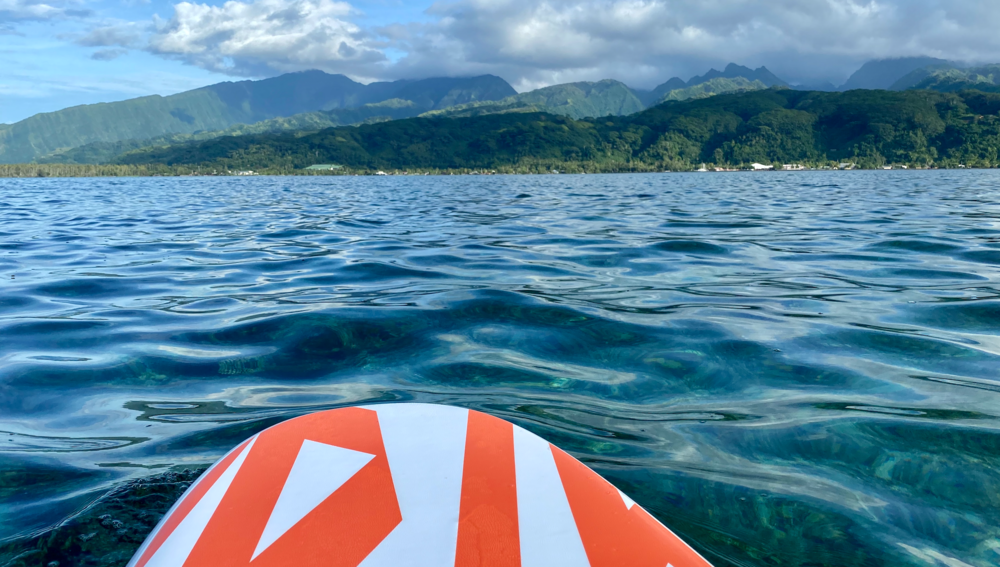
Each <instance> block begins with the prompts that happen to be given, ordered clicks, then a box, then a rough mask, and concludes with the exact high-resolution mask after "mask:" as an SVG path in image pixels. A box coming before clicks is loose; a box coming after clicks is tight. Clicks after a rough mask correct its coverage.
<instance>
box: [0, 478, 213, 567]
mask: <svg viewBox="0 0 1000 567" xmlns="http://www.w3.org/2000/svg"><path fill="white" fill-rule="evenodd" d="M204 470H205V469H204V468H196V469H184V470H176V471H170V472H165V473H161V474H158V475H154V476H149V477H146V478H141V479H137V480H134V481H131V482H128V483H125V484H122V485H120V486H118V487H116V488H114V489H112V490H111V491H110V492H108V493H107V494H106V495H105V496H104V497H102V498H101V499H100V500H98V501H97V502H95V503H94V505H93V506H91V507H89V508H87V509H86V510H84V511H82V512H81V513H80V514H78V515H77V516H75V517H73V518H71V519H69V520H67V521H66V522H64V523H62V524H61V525H59V526H58V527H55V528H53V529H51V530H49V531H47V532H44V533H42V534H40V535H37V536H34V537H30V538H25V539H19V540H14V541H10V542H6V543H3V544H0V565H3V566H4V567H29V566H31V567H34V566H37V565H46V566H49V567H59V566H64V565H65V566H69V565H72V566H77V567H121V566H123V565H125V564H127V563H128V561H129V559H131V558H132V555H133V554H134V553H135V551H136V550H137V549H139V546H140V545H142V542H143V540H145V539H146V536H147V535H148V534H149V533H150V532H151V531H153V528H154V527H156V524H157V522H159V521H160V518H162V517H163V515H164V514H165V513H166V512H167V510H169V509H170V507H171V506H172V505H173V504H174V502H175V501H176V500H177V499H178V498H179V497H180V495H181V494H183V493H184V491H185V490H187V488H188V487H189V486H191V483H193V482H194V481H195V479H197V478H198V476H199V475H200V474H201V473H202V472H203V471H204Z"/></svg>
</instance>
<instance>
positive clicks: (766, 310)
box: [0, 171, 1000, 567]
mask: <svg viewBox="0 0 1000 567" xmlns="http://www.w3.org/2000/svg"><path fill="white" fill-rule="evenodd" d="M998 187H1000V175H998V174H997V173H995V172H988V171H987V172H972V171H970V172H926V173H917V172H898V173H897V172H877V173H876V172H859V173H853V172H852V173H825V174H823V173H816V174H811V173H810V174H788V175H785V174H758V175H751V174H732V175H695V174H692V175H687V174H668V175H615V176H604V175H602V176H597V175H592V176H555V175H553V176H533V177H421V178H253V179H226V178H223V179H204V178H202V179H170V178H164V179H138V180H137V179H127V180H115V179H94V180H16V181H11V180H7V181H0V540H2V539H10V538H19V537H24V536H25V535H26V534H29V533H32V532H35V531H37V530H40V529H44V528H45V527H46V526H50V525H52V524H55V523H58V522H60V521H62V520H64V519H66V518H67V517H70V516H72V515H73V514H74V513H75V511H77V510H78V509H80V508H81V507H82V506H85V505H86V504H87V503H89V502H91V501H92V500H93V499H94V498H96V497H98V496H99V495H101V494H103V493H105V492H106V491H107V490H109V489H110V488H112V487H114V486H116V485H117V484H118V483H121V482H123V481H125V480H127V479H131V478H136V477H138V476H143V475H148V474H151V473H152V472H155V471H157V470H161V469H162V468H165V467H171V466H177V465H180V466H189V465H194V464H202V463H207V462H210V461H211V460H213V459H215V458H216V457H218V456H219V455H221V454H222V453H223V452H224V451H226V450H227V449H228V448H230V447H231V446H233V445H234V444H236V443H237V442H238V441H240V440H242V439H243V438H245V437H246V436H248V435H250V434H252V433H253V432H255V431H257V430H260V429H262V428H264V427H266V426H269V425H271V424H273V423H275V422H277V421H279V420H282V419H286V418H288V417H292V416H295V415H299V414H301V413H304V412H308V411H314V410H318V409H326V408H332V407H338V406H341V405H351V404H358V403H372V402H380V401H424V402H440V403H449V404H457V405H462V406H467V407H472V408H476V409H480V410H483V411H487V412H489V413H492V414H494V415H498V416H501V417H504V418H507V419H509V420H511V421H514V422H515V423H518V424H520V425H522V426H525V427H527V428H528V429H531V430H532V431H534V432H536V433H538V434H540V435H543V436H544V437H546V438H548V439H549V440H551V441H553V442H554V443H556V444H558V445H560V446H561V447H563V448H565V449H567V450H569V451H570V452H572V453H573V454H575V455H576V456H578V457H580V458H582V459H583V460H584V461H585V462H587V463H588V464H590V465H591V466H593V467H594V468H595V469H597V470H598V471H599V472H601V473H602V474H604V475H605V476H606V477H607V478H609V479H610V480H612V481H613V482H615V483H616V484H617V485H618V486H619V487H621V488H623V489H624V490H625V491H626V492H628V493H629V494H630V495H631V496H633V497H634V498H635V500H636V501H638V502H639V503H641V504H642V505H643V506H645V507H646V508H647V509H648V510H650V511H651V512H653V513H654V514H656V515H658V516H659V517H660V518H661V519H662V520H663V521H664V522H665V523H666V524H667V525H668V526H670V527H671V528H673V529H674V530H675V531H677V532H679V533H681V534H683V535H684V536H685V537H686V538H687V539H688V540H689V541H691V542H692V543H693V544H694V545H695V546H696V547H697V548H698V549H699V550H700V551H702V552H703V553H704V554H706V556H708V557H709V559H711V560H712V561H713V562H715V563H716V565H719V566H722V565H838V566H843V565H873V566H874V565H948V566H950V567H955V566H962V565H966V564H968V565H974V566H985V565H996V564H997V563H1000V372H998V371H1000V300H998V295H1000V294H998V289H1000V288H998V285H1000V205H998V204H997V201H998V197H1000V190H998Z"/></svg>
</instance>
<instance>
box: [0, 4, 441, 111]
mask: <svg viewBox="0 0 1000 567" xmlns="http://www.w3.org/2000/svg"><path fill="white" fill-rule="evenodd" d="M76 4H78V5H80V6H82V7H83V9H85V10H87V11H89V12H90V13H89V14H85V15H81V16H76V17H62V18H51V19H48V20H41V21H37V20H35V21H32V20H30V19H21V20H20V21H19V20H18V19H13V21H9V22H8V23H7V24H6V25H5V22H4V18H3V7H4V4H3V3H2V1H0V54H2V61H3V62H4V64H3V67H2V70H0V123H11V122H16V121H18V120H21V119H23V118H27V117H28V116H31V115H33V114H37V113H39V112H50V111H53V110H59V109H62V108H66V107H69V106H75V105H79V104H93V103H98V102H111V101H116V100H124V99H128V98H134V97H137V96H146V95H151V94H160V95H167V94H173V93H177V92H181V91H185V90H189V89H193V88H198V87H201V86H205V85H209V84H213V83H217V82H220V81H227V80H234V79H236V80H239V79H242V78H245V77H233V76H230V75H227V74H225V73H217V72H212V71H208V70H205V69H202V68H199V67H198V66H195V65H190V64H187V63H185V62H183V61H180V60H177V59H170V58H166V57H162V56H159V55H155V54H152V53H149V52H147V51H143V50H141V49H130V50H128V53H124V54H122V55H119V56H117V57H115V58H113V59H110V60H107V59H100V58H97V59H95V58H93V57H94V54H95V53H98V52H101V51H105V50H107V49H108V48H106V47H88V46H81V45H78V44H77V43H75V42H74V40H78V39H79V38H80V37H82V36H84V35H85V34H86V33H87V32H88V31H89V30H91V29H93V28H94V27H95V26H100V25H102V24H106V23H109V22H111V23H115V22H118V23H122V22H136V23H148V22H152V21H153V18H154V17H155V16H156V15H159V16H160V17H161V18H164V19H168V18H169V17H170V16H171V14H173V12H174V4H175V2H169V1H165V0H152V1H148V2H142V1H138V0H127V1H122V0H103V1H99V2H79V3H76ZM206 4H210V5H216V6H218V5H222V4H224V2H219V1H213V2H206ZM352 4H353V6H355V7H356V9H357V10H358V12H359V13H358V14H356V15H355V16H353V19H355V20H356V21H357V22H358V23H361V24H363V25H364V26H366V27H375V26H382V25H387V24H392V23H394V22H399V21H407V22H420V21H428V19H429V18H428V16H427V15H426V14H425V13H424V11H425V10H426V9H427V7H428V6H430V2H403V1H400V0H372V1H360V2H353V3H352ZM98 57H100V56H98ZM267 74H272V73H265V75H267ZM249 78H257V77H252V76H251V77H249Z"/></svg>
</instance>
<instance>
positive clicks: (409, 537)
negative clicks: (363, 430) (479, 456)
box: [359, 404, 469, 567]
mask: <svg viewBox="0 0 1000 567" xmlns="http://www.w3.org/2000/svg"><path fill="white" fill-rule="evenodd" d="M366 409H371V410H375V411H376V412H378V423H379V428H380V429H381V430H382V443H383V444H384V445H385V451H386V456H387V457H388V458H389V469H390V470H391V471H392V482H393V484H394V485H395V487H396V498H397V500H398V501H399V510H400V512H402V514H403V521H402V522H400V524H399V525H398V526H396V529H395V530H393V531H392V533H390V534H389V536H388V537H386V538H385V539H384V540H382V543H380V544H379V545H378V547H376V548H375V550H374V551H372V552H371V554H369V555H368V557H366V558H365V560H364V561H362V562H361V565H360V566H359V567H427V566H429V565H433V566H435V567H436V566H444V567H447V566H452V565H454V564H455V550H456V548H457V546H458V512H459V506H460V504H461V498H462V470H463V468H464V465H465V434H466V429H467V426H468V423H469V411H468V410H465V409H461V408H455V407H449V406H435V405H429V404H393V405H385V406H368V407H367V408H366Z"/></svg>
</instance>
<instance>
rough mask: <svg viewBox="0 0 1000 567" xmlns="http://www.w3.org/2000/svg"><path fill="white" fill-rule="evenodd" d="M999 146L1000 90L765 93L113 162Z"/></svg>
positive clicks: (874, 154)
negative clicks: (584, 115) (595, 114)
mask: <svg viewBox="0 0 1000 567" xmlns="http://www.w3.org/2000/svg"><path fill="white" fill-rule="evenodd" d="M998 148H1000V94H989V93H981V92H972V91H965V92H961V93H938V92H934V91H927V90H909V91H902V92H893V91H865V90H855V91H849V92H845V93H823V92H807V91H796V90H791V89H775V88H772V89H767V90H760V91H752V92H743V93H736V94H720V95H716V96H712V97H708V98H703V99H693V100H688V101H684V102H666V103H664V104H661V105H658V106H656V107H654V108H651V109H648V110H645V111H643V112H640V113H637V114H634V115H631V116H623V117H614V116H608V117H602V118H599V119H594V118H590V119H584V120H575V119H573V118H570V117H568V116H559V115H552V114H547V113H538V112H510V113H503V114H487V115H482V116H470V117H462V118H441V117H420V118H411V119H403V120H396V121H391V122H382V123H376V124H368V125H363V126H359V127H339V128H330V129H326V130H322V131H320V132H316V133H312V134H307V135H295V134H293V133H280V134H261V135H251V136H239V137H224V138H217V139H214V140H210V141H206V142H200V143H192V144H183V145H178V146H171V147H167V148H155V149H147V150H142V151H138V152H134V153H131V154H128V155H125V156H122V157H121V158H120V159H119V160H118V163H119V164H122V165H151V164H163V165H166V166H175V167H176V166H189V167H200V168H208V169H212V170H221V171H226V170H245V169H253V170H258V171H269V172H293V171H295V170H301V169H303V168H306V167H308V166H310V165H312V164H315V163H335V164H341V165H343V166H346V167H348V168H350V169H354V170H362V171H365V170H368V171H370V170H373V169H398V170H403V169H438V170H446V169H490V168H492V169H504V168H506V169H504V170H505V171H548V170H549V169H551V168H558V169H560V170H564V171H593V172H597V171H661V170H663V169H671V170H684V169H692V168H693V167H694V166H695V165H696V164H699V163H703V162H704V163H714V164H717V165H730V166H733V165H737V166H738V165H745V164H749V163H753V162H760V163H772V164H775V163H776V164H781V163H810V164H830V163H837V162H843V161H849V162H857V163H859V164H861V165H862V166H865V167H878V166H881V165H883V164H887V163H901V164H912V165H915V166H920V165H931V164H935V165H942V166H948V165H957V164H959V163H962V164H969V165H982V166H996V165H997V164H998V161H1000V156H998Z"/></svg>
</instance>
